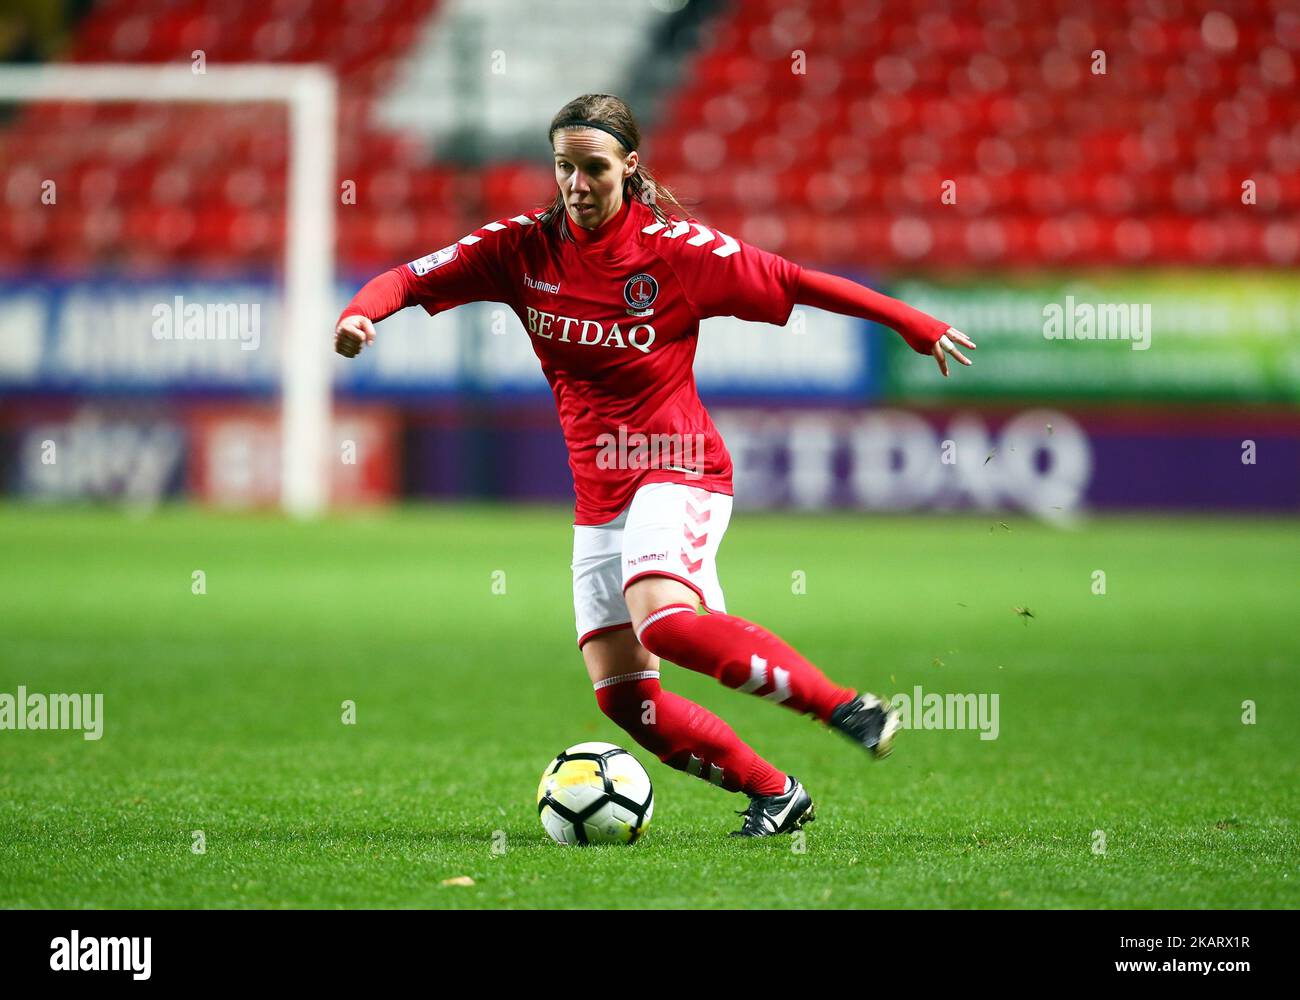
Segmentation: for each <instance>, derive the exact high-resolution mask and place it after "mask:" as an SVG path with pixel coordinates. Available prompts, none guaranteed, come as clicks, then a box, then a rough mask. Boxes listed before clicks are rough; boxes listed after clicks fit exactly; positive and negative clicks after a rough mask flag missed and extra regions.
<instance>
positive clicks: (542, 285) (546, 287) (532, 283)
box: [524, 272, 560, 295]
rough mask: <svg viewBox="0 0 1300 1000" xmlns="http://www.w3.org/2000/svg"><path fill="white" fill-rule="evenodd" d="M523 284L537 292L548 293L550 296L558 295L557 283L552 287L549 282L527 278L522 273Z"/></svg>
mask: <svg viewBox="0 0 1300 1000" xmlns="http://www.w3.org/2000/svg"><path fill="white" fill-rule="evenodd" d="M524 284H525V285H527V286H528V287H529V288H532V289H534V290H535V291H538V292H550V293H551V294H552V295H559V294H560V283H559V282H558V281H557V282H556V283H555V284H553V285H552V284H551V283H550V282H549V281H538V280H537V279H536V278H533V277H529V275H528V273H527V272H525V273H524Z"/></svg>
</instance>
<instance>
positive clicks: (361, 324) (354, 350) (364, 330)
mask: <svg viewBox="0 0 1300 1000" xmlns="http://www.w3.org/2000/svg"><path fill="white" fill-rule="evenodd" d="M374 342H375V324H374V323H372V322H370V320H368V319H366V317H364V316H344V317H343V318H342V319H341V320H339V325H338V326H337V327H335V328H334V350H335V351H336V352H338V353H339V354H342V355H343V356H344V357H345V358H355V357H356V356H357V355H358V354H360V353H361V348H363V347H368V346H370V345H371V344H373V343H374Z"/></svg>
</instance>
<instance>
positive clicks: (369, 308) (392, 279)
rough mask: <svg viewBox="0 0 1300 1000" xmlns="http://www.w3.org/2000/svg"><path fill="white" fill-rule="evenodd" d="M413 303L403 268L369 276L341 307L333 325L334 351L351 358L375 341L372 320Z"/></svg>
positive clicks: (408, 279)
mask: <svg viewBox="0 0 1300 1000" xmlns="http://www.w3.org/2000/svg"><path fill="white" fill-rule="evenodd" d="M415 304H416V298H415V296H414V283H413V282H412V281H411V276H410V273H409V272H408V271H407V269H406V268H405V267H394V268H390V269H389V270H387V271H385V272H384V273H383V274H380V275H377V276H375V277H374V278H371V279H370V280H369V281H367V282H366V283H365V285H363V286H362V288H361V290H360V291H359V292H357V294H356V295H354V296H353V297H352V301H351V302H349V303H348V304H347V306H346V307H345V308H344V309H343V312H342V314H340V316H339V321H338V323H337V324H336V325H335V327H334V350H335V351H336V352H337V353H339V354H342V355H343V356H344V357H345V358H355V357H356V356H357V355H358V354H360V353H361V349H362V348H363V347H369V346H370V345H371V344H373V343H374V342H375V323H376V322H378V321H379V320H381V319H385V318H387V317H389V316H391V315H392V314H393V313H395V312H397V311H398V310H399V309H404V308H406V307H407V306H412V305H415Z"/></svg>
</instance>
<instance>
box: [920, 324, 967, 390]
mask: <svg viewBox="0 0 1300 1000" xmlns="http://www.w3.org/2000/svg"><path fill="white" fill-rule="evenodd" d="M954 342H955V343H954ZM955 344H961V346H962V347H969V348H970V349H971V350H972V351H973V350H975V341H973V340H971V339H970V337H968V336H966V334H964V333H962V332H961V331H960V330H958V329H957V328H956V327H955V326H950V327H948V332H947V333H945V334H944V335H943V336H942V337H940V338H939V339H938V340H937V341H935V345H934V350H932V351H931V352H930V353H931V354H933V355H934V360H935V361H937V362H939V371H941V372H943V377H944V378H947V377H948V358H947V356H946V354H945V352H947V354H951V355H952V356H953V357H954V358H956V359H957V360H958V361H960V362H961V363H962V364H964V365H969V364H973V362H972V361H971V359H970V358H968V357H966V355H964V354H962V352H961V351H959V350H957V348H956V346H955Z"/></svg>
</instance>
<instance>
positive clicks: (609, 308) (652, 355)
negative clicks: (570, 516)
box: [371, 201, 800, 524]
mask: <svg viewBox="0 0 1300 1000" xmlns="http://www.w3.org/2000/svg"><path fill="white" fill-rule="evenodd" d="M541 214H542V212H541V210H538V211H535V212H531V213H529V214H527V215H516V216H514V217H513V218H507V219H501V220H499V221H497V222H490V223H488V224H487V225H485V226H483V227H482V228H480V229H477V230H475V231H474V232H473V233H471V234H470V235H468V236H464V237H462V238H461V239H460V240H459V241H457V242H456V243H453V244H451V245H450V246H448V247H445V248H444V249H442V250H439V251H438V252H437V253H433V254H430V255H429V256H428V257H423V258H421V259H419V260H415V261H412V262H411V263H409V264H407V265H406V270H407V271H408V274H407V275H405V277H406V278H407V279H408V280H407V282H406V284H407V300H408V301H412V300H413V301H414V302H418V303H419V304H420V305H422V306H424V308H425V309H426V310H427V311H428V312H429V313H430V315H432V314H434V313H437V312H441V311H442V310H445V309H451V308H452V307H454V306H458V305H461V304H462V303H466V302H475V301H492V302H504V303H506V304H508V305H509V306H510V307H511V308H512V309H513V310H514V312H515V314H516V315H517V316H518V317H519V319H520V321H521V322H522V323H523V325H524V329H525V330H526V331H527V333H528V337H529V339H530V340H531V341H532V346H533V350H534V352H535V353H536V354H537V357H538V358H539V359H540V360H541V363H542V371H543V372H544V373H545V375H546V379H547V381H548V382H549V383H550V385H551V389H552V391H553V392H554V394H555V405H556V408H557V409H558V411H559V415H560V424H561V425H562V427H563V429H564V439H565V442H566V443H567V444H568V448H569V466H570V468H571V469H572V470H573V485H574V493H575V494H576V496H577V504H576V510H575V522H576V523H577V524H604V523H605V522H607V521H610V520H612V519H613V518H615V517H617V516H618V514H619V513H620V512H621V511H622V510H623V509H624V508H625V507H627V505H628V504H629V503H631V501H632V495H633V494H634V493H635V492H636V490H637V488H638V487H639V486H641V485H643V484H646V483H661V482H682V483H687V484H690V485H693V486H699V487H702V488H704V489H707V490H711V491H713V492H719V493H728V494H730V493H731V456H730V455H729V454H728V453H727V449H726V446H725V445H724V444H723V442H722V437H721V435H719V434H718V431H717V428H715V427H714V426H713V421H712V420H711V419H710V418H709V415H708V413H707V412H706V411H705V409H704V405H703V404H702V403H701V402H700V397H699V394H698V392H697V391H696V388H695V375H694V372H693V370H692V366H693V363H694V360H695V344H696V339H697V337H698V336H699V329H700V320H702V319H704V318H706V317H708V316H736V317H739V318H740V319H746V320H754V321H756V322H760V323H773V324H776V325H778V326H779V325H784V324H785V323H786V322H787V320H788V319H789V318H790V312H791V310H792V309H793V308H794V303H795V296H796V294H797V292H798V289H799V272H800V268H799V265H797V264H794V263H791V262H790V261H788V260H785V259H783V258H781V257H778V256H776V255H775V254H771V253H767V252H765V251H763V250H759V249H758V248H756V247H752V246H748V245H746V244H745V243H743V242H741V241H740V240H737V239H735V238H734V237H731V236H728V235H726V234H725V233H720V232H718V231H716V230H713V229H709V228H708V227H706V226H705V225H703V224H702V223H700V222H698V221H696V220H694V219H690V220H687V221H685V222H681V221H677V220H672V221H670V223H669V224H668V225H665V224H663V223H661V222H659V221H658V220H657V219H656V218H655V217H654V213H653V212H651V210H650V208H649V207H648V206H647V205H645V204H644V203H642V202H639V201H632V202H624V204H623V207H622V209H621V210H620V211H619V213H618V214H617V215H615V216H614V217H613V218H611V219H610V220H608V221H607V222H606V223H605V224H604V225H602V226H601V227H600V228H599V229H596V230H587V229H584V228H582V227H581V226H578V225H576V224H574V223H573V222H572V220H570V218H569V217H568V214H567V213H566V214H565V216H564V225H566V226H567V227H568V228H569V232H570V233H571V234H572V235H573V237H574V240H573V242H569V241H566V240H562V239H559V238H557V237H556V235H555V234H554V231H553V230H550V229H547V228H545V227H543V226H541V225H538V224H537V218H538V216H540V215H541ZM371 318H372V319H374V318H376V317H373V316H372V317H371Z"/></svg>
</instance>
